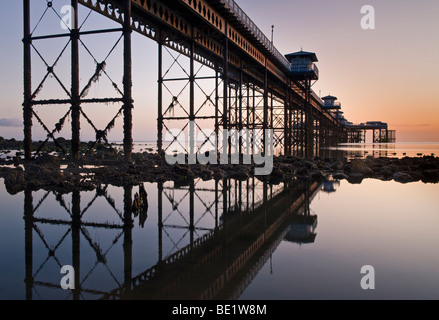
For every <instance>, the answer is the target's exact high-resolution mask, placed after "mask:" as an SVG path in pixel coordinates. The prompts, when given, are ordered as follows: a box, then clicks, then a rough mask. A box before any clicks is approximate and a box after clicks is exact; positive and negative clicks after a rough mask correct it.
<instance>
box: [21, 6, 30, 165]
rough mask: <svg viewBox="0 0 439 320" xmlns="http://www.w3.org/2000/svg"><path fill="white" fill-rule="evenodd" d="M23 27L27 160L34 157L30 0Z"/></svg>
mask: <svg viewBox="0 0 439 320" xmlns="http://www.w3.org/2000/svg"><path fill="white" fill-rule="evenodd" d="M23 21H24V25H23V29H24V38H23V44H24V52H23V58H24V59H23V60H24V66H23V67H24V73H23V78H24V82H23V87H24V88H23V89H24V90H23V94H24V102H23V125H24V140H23V143H24V145H23V147H24V157H25V160H26V161H29V160H31V158H32V77H31V75H32V69H31V43H32V40H31V29H30V0H23Z"/></svg>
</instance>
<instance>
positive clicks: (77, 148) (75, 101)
mask: <svg viewBox="0 0 439 320" xmlns="http://www.w3.org/2000/svg"><path fill="white" fill-rule="evenodd" d="M71 6H72V9H73V14H74V18H73V26H72V29H71V32H70V37H71V41H72V92H71V95H72V97H71V99H72V156H73V159H74V160H79V158H80V152H81V123H80V117H81V106H80V97H79V29H78V0H72V1H71Z"/></svg>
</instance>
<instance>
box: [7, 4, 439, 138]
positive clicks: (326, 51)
mask: <svg viewBox="0 0 439 320" xmlns="http://www.w3.org/2000/svg"><path fill="white" fill-rule="evenodd" d="M31 2H32V23H33V26H35V25H36V23H37V22H38V19H39V18H40V16H41V14H42V12H43V11H44V8H45V2H46V1H45V0H33V1H31ZM64 2H66V1H64ZM236 2H237V4H238V5H239V6H240V7H241V8H242V9H243V10H244V11H245V12H246V13H247V15H248V16H249V17H250V18H251V19H252V20H253V21H254V22H255V23H256V25H258V26H259V28H260V29H261V30H262V31H263V32H264V33H265V34H266V35H267V36H268V37H269V38H270V37H271V26H272V25H274V44H275V46H276V47H277V49H278V50H279V51H280V52H281V53H283V54H287V53H290V52H296V51H299V50H300V49H303V50H304V51H312V52H315V53H316V54H317V57H318V59H319V62H318V63H317V65H318V67H319V69H320V79H319V80H318V81H317V82H316V83H315V84H314V86H313V89H314V91H315V92H316V93H317V94H320V95H321V96H325V95H328V94H331V95H334V96H336V97H338V99H339V101H340V102H341V103H342V110H343V111H344V114H345V117H346V118H347V119H348V120H349V121H352V122H354V123H361V122H366V121H384V122H387V123H389V127H390V128H391V129H395V130H397V141H398V142H416V141H430V142H438V141H439V98H438V90H437V88H438V86H439V62H438V61H437V57H439V41H437V34H438V31H439V19H437V17H438V13H439V2H438V1H437V0H422V1H408V0H379V1H378V0H331V1H328V0H309V1H298V0H288V1H287V0H271V1H266V0H236ZM53 3H54V7H55V8H56V10H60V9H61V6H62V4H63V0H55V1H54V2H53ZM364 5H371V6H373V7H374V9H375V29H373V30H364V29H362V28H361V20H362V19H363V17H364V14H362V13H361V8H362V7H363V6H364ZM79 14H80V17H81V18H80V19H82V20H83V19H84V18H85V17H86V16H87V14H88V10H85V9H83V8H81V10H80V12H79ZM82 20H81V21H82ZM22 23H23V19H22V1H8V2H5V3H4V4H3V10H1V12H0V26H1V28H2V30H4V31H3V32H1V35H0V43H1V58H2V59H0V68H1V70H2V72H1V73H0V74H1V76H0V94H1V96H2V101H1V102H0V136H3V137H5V138H16V139H22V136H23V134H22V127H21V121H22V120H21V119H22V107H21V104H22V100H23V94H22V92H23V85H22V81H23V75H22V70H23V67H22V66H23V61H22V59H23V58H22V56H23V54H22V42H21V39H22V37H23V31H22ZM107 26H115V25H114V24H112V23H110V22H109V21H107V20H106V19H105V18H103V17H101V16H99V15H98V14H96V13H93V14H92V15H90V17H89V18H88V19H87V21H86V23H84V30H86V29H87V28H88V29H89V30H92V29H93V28H96V27H99V28H103V27H107ZM116 27H117V26H116ZM56 30H57V31H56ZM46 31H47V32H52V33H53V32H55V33H58V32H59V33H62V32H63V30H62V29H61V27H60V24H59V19H57V17H56V16H55V15H54V14H53V13H51V15H49V14H48V15H46V17H45V18H44V19H43V21H42V22H41V23H40V24H39V26H38V28H37V29H36V31H35V35H37V34H44V33H45V32H46ZM118 37H119V36H118V35H105V36H88V37H86V38H85V37H84V43H85V44H86V45H87V47H88V48H89V49H90V51H91V52H92V53H93V55H94V56H95V57H96V58H97V60H99V61H101V60H103V59H104V58H105V56H106V54H107V53H108V52H109V50H110V49H111V48H112V46H113V45H114V44H115V42H116V41H117V39H118ZM63 41H64V40H56V41H55V40H51V41H45V42H43V43H41V41H40V42H39V43H36V44H35V46H36V48H37V49H38V50H39V51H41V53H42V54H43V55H44V57H46V56H47V61H52V62H53V61H54V60H55V59H56V56H57V54H58V52H59V51H60V50H61V49H62V48H63V46H64V45H65V41H64V42H63ZM67 51H68V49H67ZM121 54H122V46H121V43H120V44H119V45H118V46H117V47H116V49H115V50H114V51H113V52H112V54H111V55H110V57H109V58H108V60H107V68H106V71H107V73H108V75H109V76H110V78H111V79H112V80H113V81H115V82H116V83H118V84H119V87H121V86H122V84H121V67H122V63H121V61H122V60H121ZM32 59H33V63H34V65H33V68H34V70H33V72H34V75H33V79H32V81H33V88H34V89H35V88H36V86H37V85H38V83H39V82H40V81H41V79H42V77H43V76H44V65H43V64H42V62H41V60H40V59H39V58H38V56H37V55H36V54H35V52H34V53H33V57H32ZM69 59H70V57H69V55H68V53H66V54H64V55H63V56H62V58H61V59H60V61H59V63H58V65H57V67H56V73H57V75H59V77H60V79H62V81H64V82H65V83H67V85H66V87H69V86H70V82H69V75H68V67H69V63H68V62H69ZM80 60H81V83H82V84H85V83H86V82H87V81H88V79H89V78H90V76H91V75H92V74H93V72H94V66H93V65H94V64H93V59H92V58H91V56H90V55H89V54H88V53H87V52H86V51H85V50H84V48H81V56H80ZM157 68H158V67H157V44H156V43H154V42H153V41H152V40H149V39H147V38H145V37H142V36H140V35H138V34H136V33H134V34H133V82H134V85H133V96H134V100H135V109H134V114H133V115H134V123H133V125H134V130H133V136H134V140H137V141H145V140H153V139H155V137H156V127H157V124H156V119H157ZM82 70H84V71H82ZM109 92H111V94H108V93H109ZM114 93H115V92H114V90H113V89H112V87H111V82H110V81H108V79H105V77H103V79H101V80H100V81H99V82H98V83H96V84H95V85H94V86H93V87H92V88H91V89H90V93H89V94H90V96H89V97H91V96H96V97H97V96H109V95H110V96H113V94H114ZM59 94H60V95H62V94H63V92H62V90H61V89H60V86H59V85H58V84H57V83H56V81H55V80H54V79H49V80H48V82H47V83H46V85H45V87H44V88H43V90H42V92H41V97H49V96H53V95H55V96H58V95H59ZM84 109H85V110H86V112H87V115H89V116H90V118H92V119H93V121H96V123H97V124H98V125H99V126H100V127H101V128H102V127H104V126H105V125H106V124H107V123H108V121H110V120H111V119H112V117H113V116H114V115H115V114H116V113H117V111H118V108H117V107H115V106H112V105H108V106H107V105H101V106H84ZM66 110H67V109H66V108H65V107H62V106H61V107H60V106H57V107H38V110H37V112H38V114H39V115H40V116H41V117H42V118H43V119H45V121H47V123H48V126H49V127H50V128H52V127H54V125H55V123H56V122H57V120H58V119H59V118H60V117H62V116H63V115H64V114H65V112H66ZM34 122H35V121H34ZM121 123H122V119H121V118H120V119H118V122H117V126H116V128H115V129H114V130H113V132H112V133H111V134H110V136H109V138H110V139H111V140H121V139H122V129H121V127H120V125H121ZM82 127H83V131H82V133H81V139H83V140H88V139H92V138H93V132H92V130H91V127H90V126H89V125H88V124H87V123H86V121H85V120H84V119H82ZM33 134H34V139H42V138H44V137H45V134H44V132H43V130H42V129H41V127H40V126H39V125H38V124H37V123H35V126H34V133H33ZM63 136H64V137H66V138H69V137H70V134H69V128H68V126H66V128H65V129H64V131H63Z"/></svg>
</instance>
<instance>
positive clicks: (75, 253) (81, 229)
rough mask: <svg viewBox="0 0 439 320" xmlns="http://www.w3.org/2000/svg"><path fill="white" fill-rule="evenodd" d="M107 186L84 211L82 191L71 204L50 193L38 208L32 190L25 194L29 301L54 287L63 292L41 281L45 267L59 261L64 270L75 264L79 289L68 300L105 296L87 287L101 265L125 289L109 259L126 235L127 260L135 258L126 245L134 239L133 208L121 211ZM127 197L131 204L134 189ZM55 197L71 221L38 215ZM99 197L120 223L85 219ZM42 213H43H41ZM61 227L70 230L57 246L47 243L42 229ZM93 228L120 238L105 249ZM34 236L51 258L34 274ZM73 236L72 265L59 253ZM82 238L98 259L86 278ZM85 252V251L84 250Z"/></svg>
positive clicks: (70, 293)
mask: <svg viewBox="0 0 439 320" xmlns="http://www.w3.org/2000/svg"><path fill="white" fill-rule="evenodd" d="M107 188H108V187H107V186H102V187H99V188H98V189H97V190H96V193H95V195H94V197H93V198H92V199H91V200H90V202H88V203H87V204H86V206H85V207H84V208H81V204H80V203H81V196H80V192H79V191H74V192H73V193H72V198H71V201H68V200H67V199H66V195H64V194H59V193H57V192H54V191H48V192H46V193H45V194H44V195H43V196H42V197H41V199H40V200H38V202H37V203H36V205H35V206H34V201H33V194H32V191H30V190H26V191H25V200H24V201H25V206H24V208H25V209H24V220H25V252H26V259H25V262H26V279H25V283H26V299H33V297H34V294H36V295H37V296H39V293H38V288H40V287H45V288H52V289H59V290H60V286H59V283H53V282H47V281H43V280H38V275H39V274H40V273H41V271H42V270H43V269H44V268H45V266H46V265H47V264H48V262H49V261H51V260H53V261H55V263H56V265H58V267H59V268H61V267H62V266H63V265H66V264H68V265H70V264H72V265H73V267H74V269H75V271H76V274H75V289H74V290H71V291H69V294H68V295H67V296H66V297H65V298H66V299H71V298H73V299H75V300H76V299H81V298H83V299H84V298H85V297H84V294H91V295H94V296H101V295H103V294H105V292H102V291H100V290H97V289H91V288H86V287H85V286H86V282H87V280H88V279H89V278H90V277H93V273H94V271H95V270H96V267H97V266H98V265H103V266H104V267H105V269H106V270H107V271H108V274H109V275H110V277H111V279H112V280H113V281H114V285H116V286H122V285H123V282H124V280H121V279H118V277H117V276H115V274H114V273H113V271H112V270H111V268H110V267H109V266H108V261H107V256H108V254H109V253H110V252H112V251H114V248H115V246H116V245H117V243H118V242H119V240H120V239H121V238H122V236H124V244H123V247H124V253H125V258H126V259H131V257H129V256H127V253H128V254H130V250H127V248H126V246H127V245H129V244H130V242H131V240H130V238H131V229H132V227H133V223H132V219H131V205H130V204H129V205H128V206H126V204H125V207H126V208H125V212H122V211H121V210H119V209H118V208H117V206H116V203H115V201H114V200H113V199H112V198H111V196H110V195H109V194H108V191H107ZM125 192H126V193H128V195H127V194H126V196H129V200H130V201H131V199H130V198H131V194H130V193H131V192H130V190H125ZM51 194H52V195H53V196H54V199H55V200H56V202H57V203H58V204H59V206H60V207H61V208H62V209H63V210H64V211H65V213H67V217H68V219H52V218H44V217H37V212H38V211H39V210H40V209H41V206H42V205H43V203H44V202H45V201H47V199H48V198H50V197H49V196H50V195H51ZM98 198H104V199H105V200H106V202H107V204H108V205H109V208H111V210H112V211H114V213H115V214H116V215H117V218H118V220H119V221H120V223H99V222H91V221H84V218H85V217H86V215H87V211H88V210H89V209H90V208H91V207H92V206H93V204H94V203H95V201H96V200H97V199H98ZM127 208H129V214H127V212H126V209H127ZM40 211H41V210H40ZM47 225H50V226H58V227H65V228H66V229H67V230H66V231H65V232H64V233H63V235H62V237H61V238H60V239H59V240H58V241H57V242H56V243H55V244H51V243H50V241H48V240H46V236H45V234H44V232H43V231H42V229H41V227H42V226H47ZM90 228H93V229H96V228H98V229H109V230H114V231H116V235H115V236H114V239H113V241H112V242H111V244H110V245H109V246H108V247H107V248H102V247H101V245H100V244H99V241H96V240H94V239H93V237H92V233H91V232H90V230H89V229H90ZM34 234H36V235H37V239H39V240H40V241H41V243H42V244H43V246H44V247H45V248H46V250H47V256H46V258H45V259H44V261H43V262H42V263H41V265H40V266H39V267H38V268H36V269H37V270H36V271H34V268H33V266H34V262H33V259H34V254H33V251H34V247H35V245H36V243H35V242H34V236H33V235H34ZM69 235H70V236H71V241H72V262H70V261H62V260H61V259H60V258H58V257H57V251H58V249H59V247H60V246H61V245H63V243H64V242H65V240H66V239H67V238H68V236H69ZM81 239H84V240H85V241H86V243H87V244H88V245H89V247H90V248H91V249H92V250H93V252H94V253H95V255H96V260H95V262H94V263H93V266H92V267H91V268H90V269H89V270H88V271H87V272H86V273H85V275H84V276H82V277H81V272H80V271H81V263H80V248H82V246H81ZM82 250H83V249H82ZM125 273H128V276H129V273H130V270H125Z"/></svg>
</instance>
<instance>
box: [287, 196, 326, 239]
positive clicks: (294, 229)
mask: <svg viewBox="0 0 439 320" xmlns="http://www.w3.org/2000/svg"><path fill="white" fill-rule="evenodd" d="M317 193H318V189H317V190H315V192H312V193H311V192H310V190H305V191H304V197H305V203H304V206H303V210H302V212H301V213H299V214H297V215H294V216H293V217H292V218H291V220H290V223H289V227H288V231H287V233H286V235H285V237H284V240H285V241H288V242H294V243H298V244H306V243H314V241H315V239H316V234H315V229H316V227H317V216H316V215H311V209H310V203H311V201H312V199H313V198H314V197H315V196H316V195H317Z"/></svg>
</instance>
